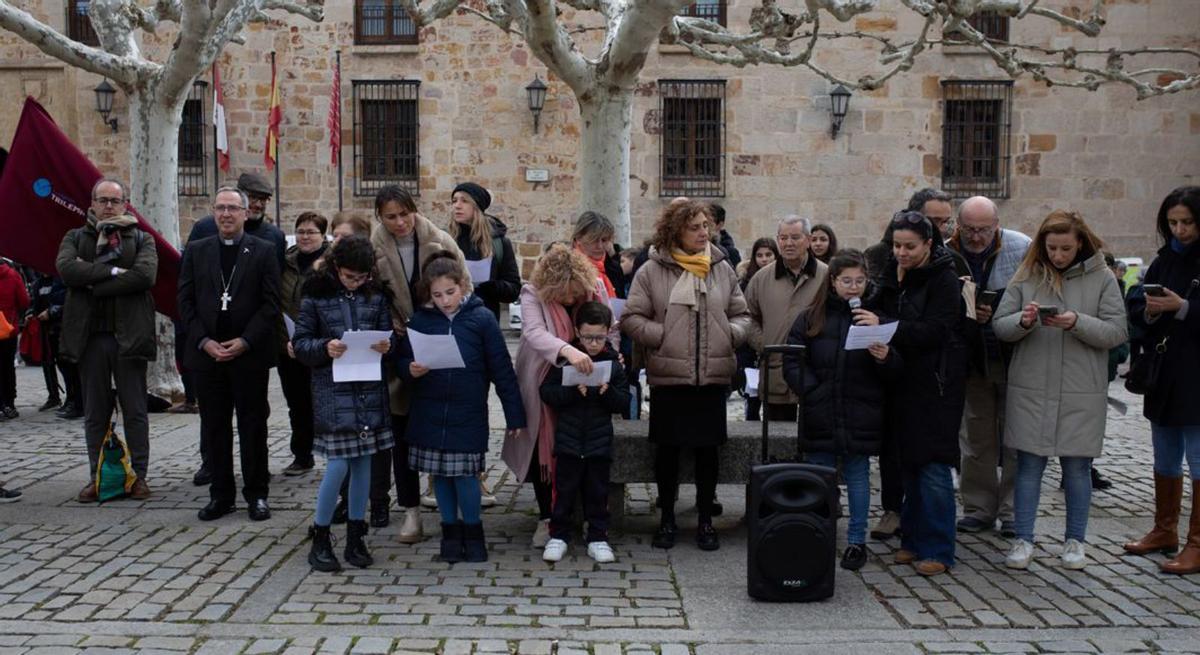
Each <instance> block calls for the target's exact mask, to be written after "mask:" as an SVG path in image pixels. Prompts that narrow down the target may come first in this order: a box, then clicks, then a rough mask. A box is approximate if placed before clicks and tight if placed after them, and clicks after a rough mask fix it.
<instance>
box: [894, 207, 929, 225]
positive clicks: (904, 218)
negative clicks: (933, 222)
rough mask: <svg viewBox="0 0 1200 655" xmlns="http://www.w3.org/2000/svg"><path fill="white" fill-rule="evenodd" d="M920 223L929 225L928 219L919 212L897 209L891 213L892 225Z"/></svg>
mask: <svg viewBox="0 0 1200 655" xmlns="http://www.w3.org/2000/svg"><path fill="white" fill-rule="evenodd" d="M922 223H924V224H926V225H929V219H928V218H925V215H924V214H922V213H921V212H914V211H899V212H896V213H895V214H892V227H906V226H909V225H921V224H922ZM931 227H932V226H931Z"/></svg>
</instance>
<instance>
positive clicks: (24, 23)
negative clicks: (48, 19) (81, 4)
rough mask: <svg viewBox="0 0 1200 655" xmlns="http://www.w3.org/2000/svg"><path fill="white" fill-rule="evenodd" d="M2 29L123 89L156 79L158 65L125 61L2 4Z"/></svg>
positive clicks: (123, 58) (128, 59)
mask: <svg viewBox="0 0 1200 655" xmlns="http://www.w3.org/2000/svg"><path fill="white" fill-rule="evenodd" d="M0 27H3V28H4V29H6V30H8V31H10V32H12V33H14V34H16V35H17V36H19V37H21V38H22V39H24V40H25V41H27V42H29V43H30V44H32V45H34V46H36V47H37V48H38V49H39V50H41V51H42V52H44V53H46V54H47V55H49V56H51V57H54V58H55V59H58V60H61V61H63V62H65V63H67V64H69V65H71V66H74V67H76V68H81V69H83V70H86V71H89V72H92V73H95V74H97V75H103V76H105V77H109V78H112V79H113V81H115V82H117V83H118V84H120V85H133V84H136V83H137V81H138V79H139V78H142V77H147V76H150V75H153V74H154V73H155V72H157V70H158V69H159V66H158V65H157V64H154V63H152V62H148V61H142V60H139V59H137V58H135V57H122V56H117V55H114V54H111V53H108V52H105V51H103V50H101V49H99V48H94V47H92V46H86V45H84V44H82V43H80V42H78V41H75V40H73V39H70V38H67V37H66V36H65V35H64V34H62V33H61V32H59V31H58V30H55V29H54V28H52V27H50V26H49V25H46V24H45V23H43V22H41V21H39V20H38V19H36V18H34V17H33V16H32V15H31V14H29V12H27V11H24V10H21V9H17V8H16V7H13V6H12V5H11V4H9V3H8V2H7V1H5V0H0Z"/></svg>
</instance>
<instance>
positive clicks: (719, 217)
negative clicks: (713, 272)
mask: <svg viewBox="0 0 1200 655" xmlns="http://www.w3.org/2000/svg"><path fill="white" fill-rule="evenodd" d="M709 206H710V207H712V222H713V230H715V231H716V234H715V236H716V239H715V241H716V244H717V245H718V246H721V250H724V251H725V259H726V260H727V261H728V262H729V265H730V266H732V267H733V270H735V271H736V270H737V267H738V264H740V263H741V262H742V254H741V253H739V252H738V249H737V246H736V245H734V243H733V235H731V234H730V233H729V232H726V231H725V208H724V207H722V206H721V205H718V204H717V203H715V202H714V203H710V204H709Z"/></svg>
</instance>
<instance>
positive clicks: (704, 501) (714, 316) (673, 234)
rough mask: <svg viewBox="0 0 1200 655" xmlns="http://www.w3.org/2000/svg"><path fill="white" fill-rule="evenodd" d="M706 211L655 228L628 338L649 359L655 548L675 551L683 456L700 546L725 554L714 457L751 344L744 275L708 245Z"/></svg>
mask: <svg viewBox="0 0 1200 655" xmlns="http://www.w3.org/2000/svg"><path fill="white" fill-rule="evenodd" d="M709 212H710V209H709V206H708V205H707V204H705V203H702V202H697V201H693V200H676V201H674V202H672V203H671V204H670V205H668V206H667V207H666V208H665V209H664V210H663V214H662V216H661V217H660V218H659V219H658V223H657V224H656V226H655V233H654V237H653V238H652V239H651V247H650V256H649V260H648V261H647V262H646V264H645V265H643V266H642V268H641V269H640V270H639V271H638V273H637V276H636V277H634V279H633V286H632V288H631V289H630V291H629V298H628V299H627V300H626V302H625V311H624V313H622V314H621V331H622V332H624V333H625V334H627V335H629V337H630V338H632V339H633V340H634V341H635V342H637V343H638V344H640V345H641V346H643V347H644V348H645V349H646V351H647V362H646V378H647V381H648V382H649V383H650V386H651V387H652V388H653V393H651V395H650V421H649V422H650V441H651V442H653V443H655V444H656V445H657V450H656V455H655V463H654V477H655V482H657V484H658V496H659V506H660V507H661V508H662V517H661V522H660V524H659V528H658V533H657V534H655V536H654V539H653V542H652V545H653V546H654V547H656V548H671V547H672V546H674V545H675V535H676V533H677V532H678V528H677V527H676V525H675V492H676V489H677V487H678V479H679V455H680V451H681V450H682V449H683V448H685V447H686V448H692V449H693V450H694V452H695V461H696V507H697V509H698V510H699V513H700V519H699V525H698V527H697V529H696V545H697V546H699V547H700V548H701V549H702V550H716V549H717V548H719V547H720V544H719V542H718V540H717V533H716V531H715V530H714V529H713V526H712V516H713V514H712V512H713V508H712V505H713V499H714V497H715V495H716V489H717V466H718V458H717V449H718V447H719V446H720V445H721V444H723V443H725V439H726V426H725V397H726V395H727V393H728V389H729V383H730V379H731V378H732V377H733V374H734V373H735V372H736V371H737V360H736V358H735V356H734V349H735V348H737V346H739V345H741V344H742V342H744V341H745V339H746V334H747V331H748V330H749V327H750V315H749V313H748V312H747V311H746V301H745V299H744V298H743V297H742V290H741V287H740V286H739V285H738V279H737V274H736V273H734V271H733V267H732V266H730V265H729V263H728V262H727V261H726V259H725V254H724V253H723V252H722V251H721V249H720V248H715V247H713V246H712V245H711V244H710V243H709V240H708V226H709V223H710V222H711V219H710V215H709Z"/></svg>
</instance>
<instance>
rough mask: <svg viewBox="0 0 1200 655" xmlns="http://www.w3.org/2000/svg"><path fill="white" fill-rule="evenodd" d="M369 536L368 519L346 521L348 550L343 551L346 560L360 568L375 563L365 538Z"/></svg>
mask: <svg viewBox="0 0 1200 655" xmlns="http://www.w3.org/2000/svg"><path fill="white" fill-rule="evenodd" d="M366 536H367V522H366V521H346V550H345V552H344V553H342V555H343V557H345V558H346V562H347V563H349V564H353V565H354V566H357V567H358V568H360V569H365V568H367V567H368V566H370V565H372V564H374V563H375V559H374V558H372V557H371V553H370V551H368V550H367V543H366V541H364V540H363V538H364V537H366Z"/></svg>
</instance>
